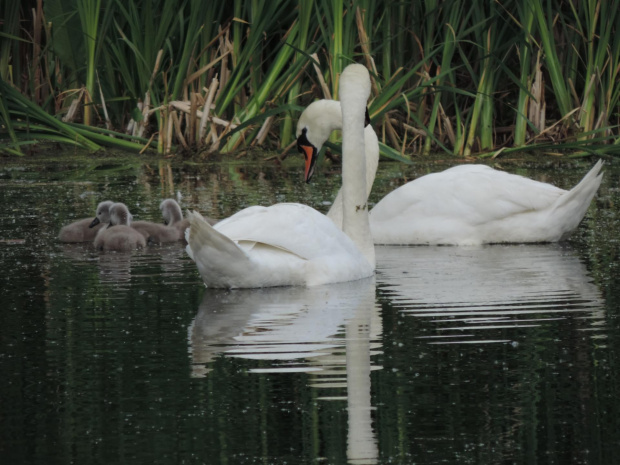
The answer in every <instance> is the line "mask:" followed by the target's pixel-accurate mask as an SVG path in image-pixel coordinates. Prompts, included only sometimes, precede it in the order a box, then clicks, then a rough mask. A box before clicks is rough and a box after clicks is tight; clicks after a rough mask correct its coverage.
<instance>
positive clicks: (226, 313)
mask: <svg viewBox="0 0 620 465" xmlns="http://www.w3.org/2000/svg"><path fill="white" fill-rule="evenodd" d="M381 332H382V328H381V319H380V315H379V312H378V306H377V305H376V303H375V280H374V278H373V279H366V280H361V281H355V282H350V283H342V284H334V285H329V286H318V287H312V288H302V287H286V288H269V289H254V290H233V291H223V290H211V289H207V290H206V291H205V294H204V297H203V300H202V303H201V304H200V307H199V309H198V313H197V315H196V318H195V319H194V321H193V322H192V324H191V326H190V328H189V337H190V347H191V353H192V362H193V365H192V375H193V376H194V377H202V376H206V375H207V374H208V372H209V363H210V362H211V361H212V360H213V359H214V358H215V357H216V356H218V355H220V354H224V355H225V356H230V357H242V358H246V359H255V360H263V361H264V360H270V361H272V362H273V364H272V365H271V366H270V367H267V368H260V369H253V370H251V371H253V372H261V373H265V372H267V373H282V372H307V373H309V374H310V375H311V376H312V378H311V379H312V382H311V387H312V388H314V389H320V390H322V391H323V392H325V395H321V396H320V397H319V399H323V400H324V401H333V400H345V399H343V398H342V396H339V395H330V394H332V391H328V390H330V389H331V390H333V389H337V388H340V387H345V388H346V401H347V410H348V420H349V421H348V424H349V428H348V436H347V437H348V447H347V457H348V459H349V461H350V463H355V464H373V463H376V461H377V457H378V450H377V441H376V438H375V433H374V431H373V429H372V417H371V414H372V410H373V407H372V405H371V391H370V389H371V382H370V372H371V370H372V369H377V368H380V367H376V366H372V358H371V355H372V354H373V352H374V351H377V350H380V348H381V343H380V334H381ZM343 378H344V379H345V380H346V382H345V383H344V385H343V383H342V379H343ZM338 392H339V391H338Z"/></svg>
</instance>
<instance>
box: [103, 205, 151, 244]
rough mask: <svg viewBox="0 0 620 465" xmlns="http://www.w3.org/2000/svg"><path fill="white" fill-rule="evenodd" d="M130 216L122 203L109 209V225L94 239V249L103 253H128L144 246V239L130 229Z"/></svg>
mask: <svg viewBox="0 0 620 465" xmlns="http://www.w3.org/2000/svg"><path fill="white" fill-rule="evenodd" d="M130 225H131V214H130V213H129V209H128V208H127V206H126V205H125V204H124V203H115V204H112V206H111V207H110V223H109V225H108V226H107V227H105V228H103V229H101V230H100V231H99V232H98V233H97V237H95V248H96V249H97V250H104V251H110V250H115V251H130V250H134V249H139V248H142V247H145V246H146V239H145V238H144V236H143V235H142V234H140V233H139V232H138V231H137V230H135V229H133V228H132V227H130Z"/></svg>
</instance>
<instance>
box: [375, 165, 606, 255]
mask: <svg viewBox="0 0 620 465" xmlns="http://www.w3.org/2000/svg"><path fill="white" fill-rule="evenodd" d="M601 166H602V165H599V164H597V166H595V167H594V168H593V169H592V170H591V172H590V173H589V174H588V175H587V176H586V178H588V179H587V182H586V189H582V188H580V187H579V186H581V184H580V185H579V186H577V187H575V189H573V190H571V191H566V190H564V189H560V188H558V187H555V186H553V185H551V184H546V183H543V182H539V181H534V180H532V179H528V178H525V177H523V176H518V175H514V174H509V173H505V172H502V171H498V170H494V169H492V168H490V167H488V166H485V165H461V166H456V167H453V168H450V169H448V170H445V171H443V172H441V173H433V174H429V175H426V176H422V177H421V178H418V179H416V180H415V181H411V182H410V183H407V184H405V185H404V186H401V187H399V188H398V189H396V190H394V191H393V192H391V193H390V194H388V195H386V196H385V197H384V198H383V199H382V200H381V201H380V202H379V203H377V205H376V206H375V207H374V208H373V209H372V211H371V215H370V224H371V228H372V231H373V237H374V240H375V243H385V244H455V245H459V244H460V245H467V244H481V243H497V242H550V241H557V240H560V239H561V238H563V237H564V236H565V235H566V234H567V232H570V230H572V229H574V227H575V226H576V225H577V224H578V223H579V221H581V218H582V217H583V215H584V214H585V211H586V210H587V206H588V205H589V203H590V201H591V199H592V196H593V195H594V193H595V192H596V189H598V186H599V185H600V181H601V179H600V177H597V175H598V172H599V171H600V167H601ZM588 176H589V177H588ZM586 178H584V181H586ZM590 179H592V181H591V182H590V181H589V180H590ZM573 191H575V192H576V194H572V196H574V197H575V198H576V199H578V200H577V203H578V204H579V205H578V207H579V208H574V206H571V208H558V205H560V204H561V199H562V198H563V196H567V195H571V193H573ZM575 220H576V224H575Z"/></svg>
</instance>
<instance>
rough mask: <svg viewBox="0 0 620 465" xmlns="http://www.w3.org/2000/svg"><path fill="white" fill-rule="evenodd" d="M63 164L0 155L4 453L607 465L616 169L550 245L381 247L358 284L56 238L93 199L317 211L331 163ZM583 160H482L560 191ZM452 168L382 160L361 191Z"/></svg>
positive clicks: (149, 460)
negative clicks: (220, 273)
mask: <svg viewBox="0 0 620 465" xmlns="http://www.w3.org/2000/svg"><path fill="white" fill-rule="evenodd" d="M59 160H62V161H44V160H43V161H42V160H41V159H39V160H37V161H30V160H28V159H23V160H15V159H13V160H10V161H6V160H5V161H4V162H3V163H2V164H0V195H1V198H2V200H3V208H2V210H0V251H1V255H0V256H1V257H2V261H1V268H0V270H1V273H0V286H1V287H0V289H1V292H2V305H1V307H0V308H1V311H0V374H1V377H2V382H1V383H0V457H2V458H1V459H0V463H7V464H46V465H47V464H69V463H75V464H168V463H170V464H180V463H187V464H194V463H205V464H231V465H236V464H253V463H260V464H315V463H326V464H345V463H354V464H372V463H381V464H387V463H397V464H413V463H416V464H469V463H471V464H482V463H485V464H486V463H488V464H491V463H493V464H495V463H496V464H504V463H516V464H533V463H541V464H548V463H550V464H612V463H618V462H617V460H618V459H617V457H620V434H619V433H620V400H619V399H620V374H619V373H620V366H619V365H620V278H619V275H618V270H619V260H618V256H619V253H620V242H619V240H620V229H619V224H620V214H619V208H620V207H619V205H620V190H619V189H618V186H619V185H620V184H619V177H620V163H615V162H614V161H613V160H608V162H607V165H606V167H605V168H604V170H605V178H604V180H603V184H602V186H601V189H600V190H599V194H598V196H597V198H596V199H595V200H594V201H593V203H592V205H591V208H590V210H589V212H588V214H587V216H586V219H585V220H584V222H583V223H582V224H581V225H580V227H579V229H578V230H577V231H576V233H575V234H574V235H573V236H572V238H571V240H570V241H569V242H567V243H564V244H549V245H528V246H525V245H510V246H501V245H497V246H484V247H463V248H458V247H378V248H377V274H376V276H375V277H374V278H371V279H367V280H363V281H358V282H353V283H345V284H339V285H332V286H321V287H315V288H309V289H305V288H277V289H263V290H236V291H221V290H211V289H205V288H204V286H203V285H202V281H201V279H200V277H199V275H198V272H197V271H196V269H195V266H194V264H193V262H192V261H191V260H190V259H189V258H188V257H187V256H186V254H185V252H184V250H183V247H182V246H181V245H180V244H179V245H176V244H174V245H171V246H165V247H151V248H148V249H147V250H144V251H140V252H136V253H133V254H121V253H109V254H102V253H99V252H96V251H94V250H93V249H92V248H91V247H90V245H67V244H61V243H59V242H58V241H57V239H56V236H57V234H58V231H59V229H60V227H61V226H62V225H64V224H66V223H69V222H70V221H73V220H75V219H77V218H82V217H88V216H93V213H94V209H95V206H96V204H97V203H98V202H99V201H101V200H107V199H112V200H119V201H124V202H125V203H126V204H127V205H128V206H129V208H130V209H131V211H132V213H133V215H134V219H147V220H153V221H160V218H159V210H158V205H159V202H160V201H161V199H163V198H166V197H172V196H177V195H180V196H181V205H182V207H183V208H184V209H185V208H193V209H198V210H199V211H201V212H202V213H203V214H206V215H209V216H213V217H216V218H224V217H226V216H228V215H230V214H232V213H234V212H235V211H237V210H238V209H240V208H243V207H246V206H249V205H253V204H265V205H268V204H272V203H275V202H281V201H293V202H303V203H307V204H310V205H312V206H314V207H315V208H317V209H319V210H322V211H326V210H327V208H328V205H329V201H330V200H331V199H332V198H333V196H334V194H335V191H336V189H337V187H338V185H339V182H340V178H339V176H338V175H337V173H336V172H335V171H334V172H330V173H325V174H322V175H319V176H318V177H317V179H316V182H315V183H313V184H311V185H305V184H303V183H302V182H301V173H300V170H301V161H300V160H287V161H286V163H284V165H282V166H276V165H275V164H273V163H271V162H260V163H259V162H246V161H243V160H233V161H231V162H222V163H208V162H205V163H199V164H196V163H192V164H189V163H187V164H181V163H172V162H170V161H152V162H144V161H140V160H134V159H133V158H132V157H131V156H128V157H127V158H125V159H124V160H123V159H95V160H90V161H86V160H82V161H67V158H63V159H59ZM594 162H595V160H594V159H587V160H580V161H574V160H558V159H555V158H541V160H540V161H538V162H527V163H519V164H514V163H510V162H509V161H501V162H498V163H496V164H495V165H493V166H500V167H502V168H504V169H506V170H508V171H510V172H514V173H518V174H523V175H527V176H530V177H533V178H535V179H539V180H542V181H546V182H552V183H554V184H556V185H558V186H560V187H563V188H570V187H572V186H573V185H574V184H576V183H577V182H578V181H579V179H580V178H581V177H582V176H583V175H584V174H585V173H586V172H587V171H588V170H589V168H590V167H591V166H592V165H593V164H594ZM448 166H449V163H448V162H445V161H444V162H441V161H435V162H434V163H430V162H425V163H421V162H420V163H416V164H415V165H413V166H411V167H406V166H403V165H399V164H396V163H389V162H386V163H382V166H381V167H380V173H379V179H378V181H377V183H376V184H375V188H374V190H373V194H372V197H371V200H372V201H373V202H376V201H377V199H379V198H381V197H382V196H383V195H385V193H387V192H389V191H390V190H392V189H393V188H394V187H396V186H398V185H400V184H402V183H404V182H405V181H406V180H411V179H414V178H415V177H416V176H420V175H422V174H425V173H428V172H431V171H440V170H443V169H445V168H446V167H448Z"/></svg>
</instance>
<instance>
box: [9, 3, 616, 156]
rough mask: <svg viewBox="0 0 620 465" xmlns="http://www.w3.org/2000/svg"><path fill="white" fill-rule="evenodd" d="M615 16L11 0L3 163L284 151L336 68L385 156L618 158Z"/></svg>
mask: <svg viewBox="0 0 620 465" xmlns="http://www.w3.org/2000/svg"><path fill="white" fill-rule="evenodd" d="M619 10H620V0H611V1H609V2H605V1H603V0H584V1H576V0H497V1H494V2H486V3H480V2H474V3H471V2H466V1H465V0H425V1H424V2H411V3H407V2H402V1H396V0H338V1H327V0H319V1H310V0H278V1H269V0H234V1H233V2H204V1H201V0H182V1H180V2H179V1H178V0H129V1H124V0H123V1H121V0H108V1H105V2H102V1H100V0H96V1H85V0H43V1H42V2H41V1H37V0H23V1H22V2H11V1H6V0H5V1H4V2H0V11H1V12H2V13H3V15H4V17H5V18H7V20H5V21H4V22H3V23H2V25H1V27H2V29H1V31H0V45H2V47H0V76H1V78H2V80H3V84H2V88H3V89H5V92H3V95H2V96H1V97H2V98H1V99H0V123H1V124H2V125H1V127H0V150H3V151H6V152H8V153H21V151H22V148H23V147H24V144H27V143H33V142H36V141H37V140H41V139H45V138H48V139H50V140H51V139H52V138H54V139H61V140H71V142H72V143H79V144H84V145H89V142H86V141H90V143H92V144H93V145H90V147H91V149H95V148H96V147H98V146H99V145H101V144H103V143H104V141H105V138H109V139H110V142H109V143H111V144H124V146H125V147H126V148H131V149H133V150H142V149H145V148H147V147H151V146H153V145H155V146H156V147H158V150H159V151H160V152H163V153H167V152H172V151H175V150H178V149H181V148H184V149H186V150H190V151H201V152H204V153H205V154H208V153H211V152H214V151H221V152H230V151H236V150H239V149H244V148H246V147H250V146H252V145H265V146H268V147H275V148H278V147H279V148H286V147H290V146H291V143H292V142H293V140H294V137H295V134H294V132H295V120H296V118H297V117H298V115H299V113H300V111H301V109H303V107H304V106H305V105H307V104H308V103H309V102H311V101H312V100H314V99H317V98H325V97H326V96H330V97H332V98H337V91H338V78H339V75H340V73H341V72H342V69H344V67H345V66H346V65H347V64H348V63H350V62H360V63H363V64H364V65H366V66H367V67H368V68H369V70H370V71H371V75H372V81H373V93H372V96H371V100H370V102H369V107H370V114H371V117H372V121H373V124H374V125H375V127H376V129H377V132H378V133H379V135H380V138H381V144H382V145H381V147H382V153H383V154H384V155H385V156H390V157H392V158H399V159H405V158H403V157H406V158H409V157H410V156H411V155H418V154H419V155H424V154H430V153H432V152H433V151H443V152H446V153H449V154H453V155H455V156H466V157H468V156H474V155H485V156H486V155H488V154H497V153H498V151H500V150H501V151H502V152H499V153H509V151H512V150H513V149H519V148H520V149H531V148H532V147H539V146H544V147H546V144H549V143H551V144H553V145H554V147H556V149H555V151H560V150H562V149H565V150H568V151H576V152H579V153H581V152H583V151H584V150H602V151H604V152H607V153H616V152H617V151H618V150H617V149H618V148H620V144H619V143H618V134H619V132H620V131H619V125H620V121H619V116H618V115H619V114H620V108H619V105H620V79H619V76H618V74H619V73H620V34H619V33H618V32H619V31H618V28H619V26H620V13H619V12H618V11H619ZM16 24H19V25H20V26H21V27H17V26H16ZM313 54H316V55H315V56H316V60H317V62H315V59H314V58H312V55H313ZM317 64H318V72H317V69H316V65H317ZM26 102H30V103H31V104H32V105H30V104H26ZM44 115H46V116H44ZM31 122H36V124H35V126H36V131H34V132H33V128H34V126H29V123H31ZM76 123H81V124H84V125H91V126H98V127H105V131H99V130H96V128H95V127H93V129H92V130H88V129H85V128H84V127H83V126H80V127H79V128H78V129H76V128H77V126H75V124H76ZM45 127H47V128H48V129H47V130H44V128H45ZM93 134H95V135H94V136H93ZM35 135H36V137H35ZM93 141H96V142H93Z"/></svg>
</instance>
